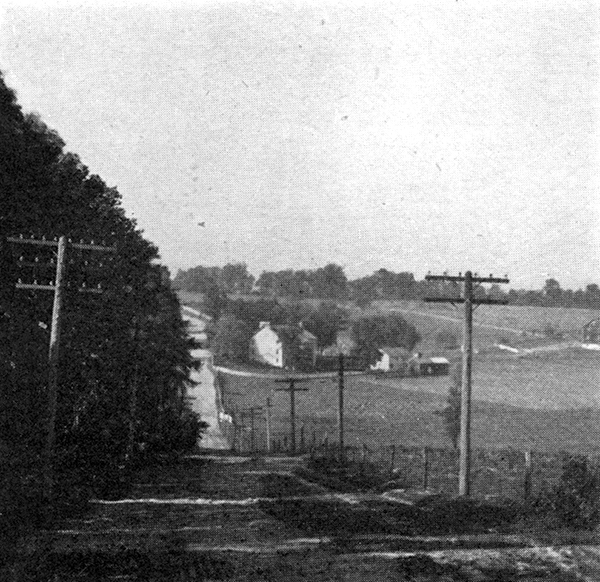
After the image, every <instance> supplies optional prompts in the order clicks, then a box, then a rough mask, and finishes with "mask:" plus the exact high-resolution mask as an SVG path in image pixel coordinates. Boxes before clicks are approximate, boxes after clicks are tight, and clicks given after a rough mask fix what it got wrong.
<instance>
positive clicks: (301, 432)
mask: <svg viewBox="0 0 600 582" xmlns="http://www.w3.org/2000/svg"><path fill="white" fill-rule="evenodd" d="M304 448H305V442H304V425H301V426H300V452H301V453H303V452H304Z"/></svg>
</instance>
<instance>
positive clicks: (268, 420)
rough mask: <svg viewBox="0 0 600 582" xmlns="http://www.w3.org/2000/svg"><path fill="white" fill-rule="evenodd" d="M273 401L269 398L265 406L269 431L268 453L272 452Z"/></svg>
mask: <svg viewBox="0 0 600 582" xmlns="http://www.w3.org/2000/svg"><path fill="white" fill-rule="evenodd" d="M272 407H273V405H272V404H271V399H270V398H269V397H268V396H267V404H266V406H265V421H266V429H267V453H270V452H271V408H272Z"/></svg>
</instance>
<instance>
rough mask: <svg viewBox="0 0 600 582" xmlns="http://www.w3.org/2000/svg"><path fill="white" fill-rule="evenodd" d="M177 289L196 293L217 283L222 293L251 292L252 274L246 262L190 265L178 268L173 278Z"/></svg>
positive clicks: (204, 290)
mask: <svg viewBox="0 0 600 582" xmlns="http://www.w3.org/2000/svg"><path fill="white" fill-rule="evenodd" d="M173 284H174V286H175V287H177V288H178V289H182V290H184V291H190V292H196V293H208V292H209V288H210V287H212V286H214V285H217V286H218V287H219V289H221V290H222V291H223V293H251V292H252V288H253V287H254V276H253V275H251V274H250V273H249V272H248V265H246V263H228V264H227V265H225V266H224V267H202V266H198V267H192V268H191V269H187V270H185V271H183V270H179V271H178V272H177V275H176V276H175V278H174V280H173Z"/></svg>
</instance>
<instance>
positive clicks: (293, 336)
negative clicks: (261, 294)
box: [249, 321, 317, 368]
mask: <svg viewBox="0 0 600 582" xmlns="http://www.w3.org/2000/svg"><path fill="white" fill-rule="evenodd" d="M259 328H260V329H259V330H258V331H257V332H256V333H255V334H254V335H253V336H252V339H251V340H250V354H249V355H250V360H253V361H255V362H260V363H262V364H268V365H269V366H274V367H276V368H285V367H288V366H290V367H291V366H294V365H295V364H296V362H295V360H296V358H297V357H298V356H300V357H304V358H309V359H310V360H312V363H313V364H314V362H315V361H316V357H317V338H316V337H315V336H314V335H313V334H312V333H310V332H309V331H307V330H306V329H304V328H303V327H302V326H301V325H300V326H294V325H271V324H270V322H268V321H261V322H260V326H259Z"/></svg>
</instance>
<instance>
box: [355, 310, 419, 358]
mask: <svg viewBox="0 0 600 582" xmlns="http://www.w3.org/2000/svg"><path fill="white" fill-rule="evenodd" d="M352 337H353V339H354V341H355V342H356V346H357V347H356V349H357V352H358V353H359V354H361V355H362V356H363V357H365V358H368V359H369V360H370V361H373V360H374V359H375V358H376V356H377V350H378V349H379V348H381V347H382V346H397V347H403V348H406V349H407V350H412V349H413V348H414V347H415V345H416V344H417V343H418V342H419V341H420V339H421V336H420V335H419V333H418V332H417V329H416V328H415V326H414V325H412V324H410V323H408V322H407V321H406V320H405V319H404V318H403V317H402V316H401V315H397V314H391V315H385V316H384V315H374V316H370V317H361V318H360V319H357V320H356V321H355V322H354V323H353V324H352Z"/></svg>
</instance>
